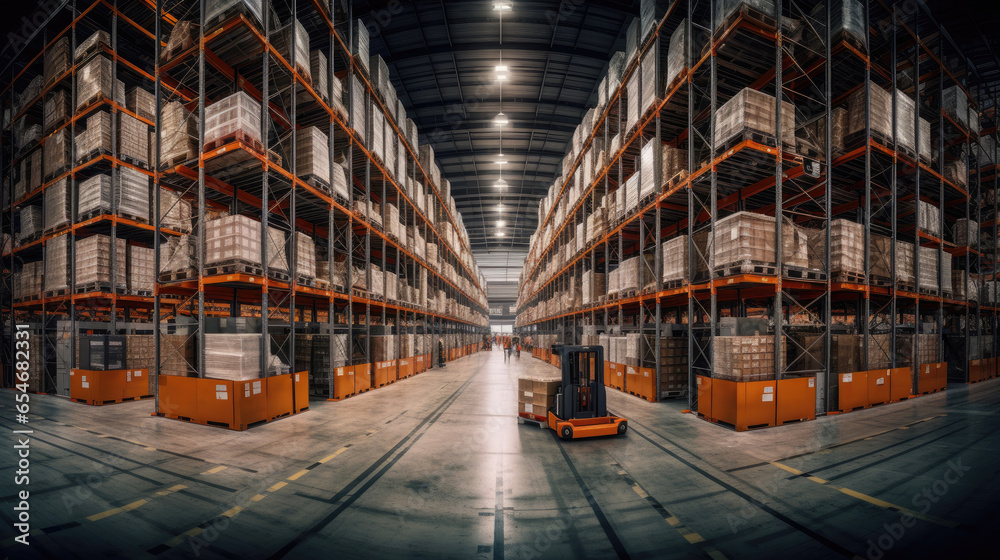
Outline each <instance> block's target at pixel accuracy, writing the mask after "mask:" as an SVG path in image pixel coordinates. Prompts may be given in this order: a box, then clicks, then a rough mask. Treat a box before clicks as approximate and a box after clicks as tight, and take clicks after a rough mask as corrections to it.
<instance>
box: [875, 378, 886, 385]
mask: <svg viewBox="0 0 1000 560" xmlns="http://www.w3.org/2000/svg"><path fill="white" fill-rule="evenodd" d="M875 384H876V385H885V378H884V377H879V378H878V379H876V380H875Z"/></svg>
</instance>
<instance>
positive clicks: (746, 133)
mask: <svg viewBox="0 0 1000 560" xmlns="http://www.w3.org/2000/svg"><path fill="white" fill-rule="evenodd" d="M744 141H750V142H756V143H758V144H762V145H764V146H768V147H770V148H776V147H777V146H778V139H777V138H775V136H774V135H773V134H767V133H764V132H760V131H757V130H753V129H752V128H745V129H743V130H742V131H740V132H737V133H736V134H734V135H733V136H730V137H729V139H728V140H726V141H725V142H722V143H721V144H720V145H719V147H718V148H716V150H715V153H716V154H724V153H726V152H728V151H729V150H732V149H733V148H735V147H736V146H738V145H739V144H740V143H741V142H744Z"/></svg>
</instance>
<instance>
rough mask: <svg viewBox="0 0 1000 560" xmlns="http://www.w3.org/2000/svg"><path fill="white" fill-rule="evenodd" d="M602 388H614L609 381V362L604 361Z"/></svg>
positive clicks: (610, 380)
mask: <svg viewBox="0 0 1000 560" xmlns="http://www.w3.org/2000/svg"><path fill="white" fill-rule="evenodd" d="M604 386H605V387H612V388H613V387H614V385H613V384H612V379H611V362H609V361H607V360H604Z"/></svg>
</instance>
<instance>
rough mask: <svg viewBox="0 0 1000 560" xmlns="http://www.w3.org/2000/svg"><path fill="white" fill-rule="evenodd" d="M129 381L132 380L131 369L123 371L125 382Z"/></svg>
mask: <svg viewBox="0 0 1000 560" xmlns="http://www.w3.org/2000/svg"><path fill="white" fill-rule="evenodd" d="M131 381H132V372H131V371H126V372H125V383H130V382H131Z"/></svg>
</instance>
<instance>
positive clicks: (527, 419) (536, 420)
mask: <svg viewBox="0 0 1000 560" xmlns="http://www.w3.org/2000/svg"><path fill="white" fill-rule="evenodd" d="M517 423H518V424H533V425H535V426H538V427H539V428H542V429H545V428H548V427H549V423H548V421H547V420H546V419H545V418H544V417H543V416H541V415H539V414H532V413H530V412H518V413H517Z"/></svg>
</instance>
